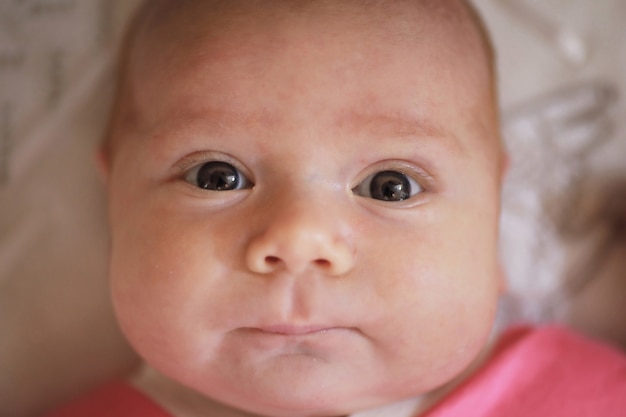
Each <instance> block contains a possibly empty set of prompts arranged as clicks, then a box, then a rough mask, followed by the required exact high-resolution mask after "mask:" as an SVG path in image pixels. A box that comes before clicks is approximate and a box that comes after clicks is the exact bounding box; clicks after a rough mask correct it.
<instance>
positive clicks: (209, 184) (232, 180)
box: [185, 161, 253, 191]
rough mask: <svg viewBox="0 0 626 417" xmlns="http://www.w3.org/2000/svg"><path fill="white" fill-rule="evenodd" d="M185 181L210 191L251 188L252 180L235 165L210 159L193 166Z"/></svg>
mask: <svg viewBox="0 0 626 417" xmlns="http://www.w3.org/2000/svg"><path fill="white" fill-rule="evenodd" d="M185 181H187V182H189V183H190V184H193V185H195V186H197V187H199V188H202V189H204V190H209V191H234V190H243V189H246V188H251V187H252V186H253V184H252V182H251V181H250V180H249V179H248V178H246V176H245V175H243V174H242V173H241V171H240V170H239V169H237V168H236V167H234V166H233V165H231V164H229V163H227V162H223V161H209V162H205V163H203V164H200V165H196V166H195V167H193V168H191V169H190V170H189V171H188V172H187V174H186V175H185Z"/></svg>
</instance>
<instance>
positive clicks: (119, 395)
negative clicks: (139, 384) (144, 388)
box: [45, 382, 172, 417]
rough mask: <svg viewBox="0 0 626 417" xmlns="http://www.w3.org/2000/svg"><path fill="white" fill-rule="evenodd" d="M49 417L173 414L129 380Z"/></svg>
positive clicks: (105, 387) (85, 398)
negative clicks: (128, 382) (132, 384)
mask: <svg viewBox="0 0 626 417" xmlns="http://www.w3.org/2000/svg"><path fill="white" fill-rule="evenodd" d="M45 417H172V416H171V415H170V414H169V413H167V412H166V411H165V410H163V409H162V408H161V407H160V406H158V405H157V404H156V403H154V402H153V401H152V400H151V399H150V398H148V397H147V396H145V395H144V394H143V393H141V392H140V391H138V390H137V389H135V388H134V387H133V386H131V385H129V384H127V383H125V382H116V383H112V384H109V385H105V386H103V387H101V388H99V389H97V390H95V391H93V392H91V393H89V394H88V395H86V396H84V397H82V398H79V399H78V400H77V401H75V402H73V403H71V404H68V405H66V406H65V407H62V408H60V409H58V410H56V411H54V412H52V413H50V414H47V415H46V416H45Z"/></svg>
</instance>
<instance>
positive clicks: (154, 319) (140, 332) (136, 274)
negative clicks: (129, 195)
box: [111, 206, 233, 362]
mask: <svg viewBox="0 0 626 417" xmlns="http://www.w3.org/2000/svg"><path fill="white" fill-rule="evenodd" d="M133 214H135V215H133ZM228 236H229V235H227V234H223V233H219V232H216V231H215V230H211V229H210V228H209V227H208V226H207V221H201V219H198V218H196V217H195V216H186V215H180V214H176V213H173V212H171V211H169V210H167V209H163V208H160V209H150V208H146V207H145V206H144V207H143V209H138V210H136V211H135V213H132V212H129V213H127V215H126V216H125V217H124V221H119V222H118V223H117V224H115V225H114V228H113V251H112V259H111V288H112V296H113V301H114V305H115V310H116V314H117V316H118V320H119V322H120V325H121V327H122V329H123V330H124V332H125V333H126V335H127V337H128V339H129V340H130V342H131V343H132V344H133V345H134V346H135V348H136V349H137V350H138V352H139V353H140V354H142V356H144V357H145V358H147V359H150V360H151V361H155V362H160V361H163V360H165V357H166V356H167V355H173V356H180V355H190V356H191V355H195V353H194V352H193V351H194V349H196V346H199V345H204V346H206V344H207V343H210V341H207V340H203V341H199V340H197V339H198V338H199V337H200V336H199V335H204V337H206V335H208V332H207V330H208V329H210V328H212V327H214V326H216V323H219V322H220V318H222V317H224V316H226V317H227V316H228V314H229V313H230V311H229V309H232V308H233V307H232V306H230V305H223V304H221V303H219V302H216V300H219V299H223V298H225V297H227V296H226V295H225V294H224V291H225V290H224V289H223V288H224V286H223V285H219V282H222V281H223V279H224V277H226V276H227V271H231V272H232V266H231V265H228V263H229V262H232V258H233V257H232V254H231V256H230V257H229V256H226V254H225V253H224V252H225V251H226V249H225V248H229V249H230V250H231V251H232V250H233V246H231V245H232V242H229V241H227V239H228ZM222 310H223V311H222ZM172 341H176V343H175V345H174V344H173V342H172ZM177 352H178V353H177ZM196 356H199V355H196Z"/></svg>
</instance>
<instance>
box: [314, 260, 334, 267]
mask: <svg viewBox="0 0 626 417" xmlns="http://www.w3.org/2000/svg"><path fill="white" fill-rule="evenodd" d="M315 265H317V266H319V267H320V268H330V262H329V261H328V260H326V259H316V260H315Z"/></svg>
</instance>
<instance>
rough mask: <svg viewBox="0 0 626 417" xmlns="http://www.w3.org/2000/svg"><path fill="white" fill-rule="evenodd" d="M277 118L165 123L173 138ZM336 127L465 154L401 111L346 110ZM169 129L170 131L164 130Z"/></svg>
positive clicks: (242, 115)
mask: <svg viewBox="0 0 626 417" xmlns="http://www.w3.org/2000/svg"><path fill="white" fill-rule="evenodd" d="M279 119H280V118H279V117H276V116H273V115H272V113H270V112H267V111H263V110H262V111H258V112H241V111H231V110H226V109H220V108H208V109H204V110H203V111H199V112H194V114H186V115H184V116H183V115H181V114H179V115H173V116H172V117H170V118H169V119H168V120H167V124H169V125H170V126H169V127H170V128H172V127H173V129H172V130H173V132H172V131H170V132H161V133H166V134H167V133H176V135H174V138H176V137H179V136H180V134H184V133H183V132H185V131H189V130H191V131H194V130H195V127H194V126H198V122H199V124H200V125H203V126H205V127H207V126H210V128H211V130H212V131H213V132H214V133H217V134H220V133H222V134H224V133H227V132H232V131H234V130H236V129H237V128H245V127H246V126H251V125H255V124H262V125H266V126H268V127H271V128H273V127H274V126H277V125H279V124H280V121H279ZM163 122H164V121H163V120H159V121H158V122H157V123H155V124H154V125H152V126H151V129H150V130H151V131H152V132H153V133H154V132H156V131H160V127H161V125H162V123H163ZM334 124H335V126H336V127H338V128H339V129H342V130H347V131H349V132H357V133H358V134H367V135H375V136H380V137H381V139H385V138H386V139H389V140H400V141H407V142H409V143H416V141H420V140H424V141H427V142H429V143H430V144H435V145H439V146H442V147H443V148H445V149H446V150H447V151H452V152H456V153H465V151H466V149H465V147H464V146H463V144H462V142H461V141H460V140H459V138H458V137H456V136H455V135H454V134H452V132H450V131H449V130H448V129H445V128H444V127H442V126H440V125H438V124H436V123H435V122H434V121H432V120H431V119H429V118H427V117H418V116H415V115H412V114H407V113H402V112H386V113H385V112H374V111H366V112H357V111H348V112H344V113H340V114H339V115H338V116H337V117H336V118H335V120H334ZM168 130H170V129H168Z"/></svg>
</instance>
